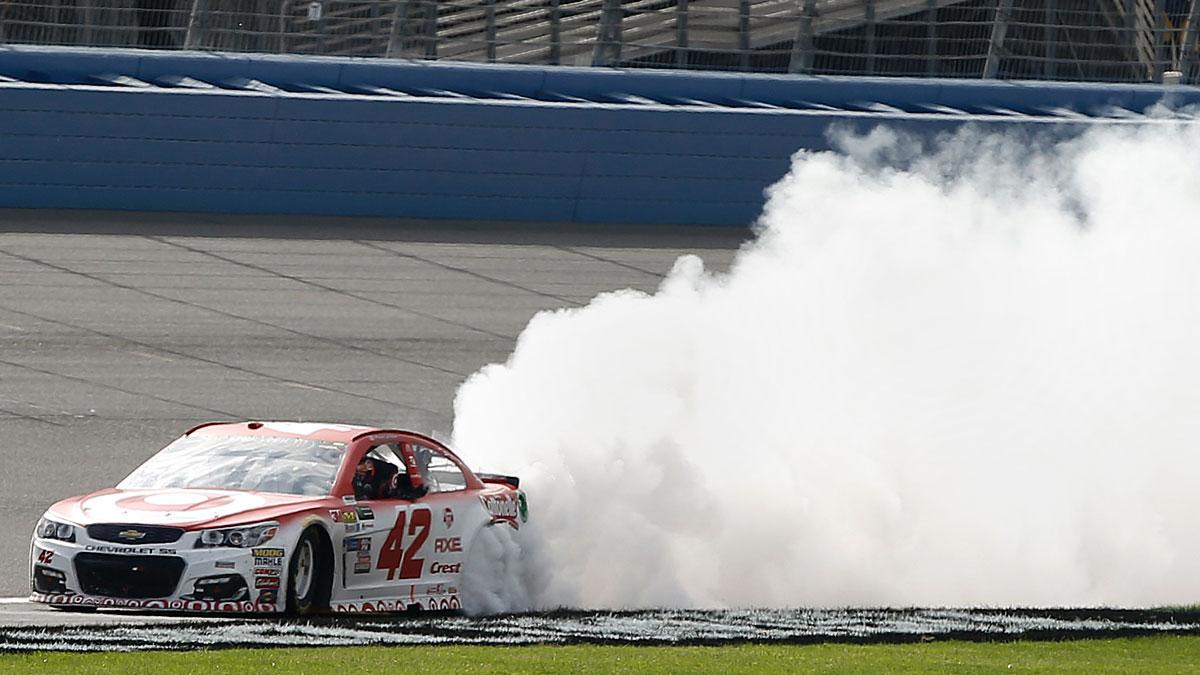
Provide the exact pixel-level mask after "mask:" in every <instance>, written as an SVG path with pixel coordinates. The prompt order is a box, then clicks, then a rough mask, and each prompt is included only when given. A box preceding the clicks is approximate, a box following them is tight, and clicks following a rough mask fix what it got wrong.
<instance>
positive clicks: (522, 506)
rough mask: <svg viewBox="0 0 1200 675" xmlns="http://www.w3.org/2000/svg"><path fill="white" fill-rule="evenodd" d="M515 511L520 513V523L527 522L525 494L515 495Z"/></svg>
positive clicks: (527, 506)
mask: <svg viewBox="0 0 1200 675" xmlns="http://www.w3.org/2000/svg"><path fill="white" fill-rule="evenodd" d="M517 511H519V512H520V513H521V522H522V523H524V522H526V521H527V520H529V504H528V503H526V501H525V493H524V492H518V493H517Z"/></svg>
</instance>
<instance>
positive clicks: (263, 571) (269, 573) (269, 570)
mask: <svg viewBox="0 0 1200 675" xmlns="http://www.w3.org/2000/svg"><path fill="white" fill-rule="evenodd" d="M254 573H255V574H256V575H258V576H260V577H277V576H279V569H278V568H274V567H255V568H254Z"/></svg>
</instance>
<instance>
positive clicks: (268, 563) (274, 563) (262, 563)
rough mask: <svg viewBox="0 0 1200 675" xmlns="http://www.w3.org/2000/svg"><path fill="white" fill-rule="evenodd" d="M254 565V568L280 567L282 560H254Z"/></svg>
mask: <svg viewBox="0 0 1200 675" xmlns="http://www.w3.org/2000/svg"><path fill="white" fill-rule="evenodd" d="M254 565H255V566H256V567H280V566H282V565H283V558H255V559H254Z"/></svg>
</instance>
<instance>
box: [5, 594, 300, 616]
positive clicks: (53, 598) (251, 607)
mask: <svg viewBox="0 0 1200 675" xmlns="http://www.w3.org/2000/svg"><path fill="white" fill-rule="evenodd" d="M29 599H30V600H32V601H34V602H44V603H47V604H51V605H87V606H99V607H129V608H135V609H174V610H186V611H193V612H238V613H243V614H244V613H250V612H275V611H278V608H277V607H276V606H275V605H273V604H264V603H257V604H256V603H253V602H250V601H248V600H243V601H241V602H228V601H213V600H186V601H185V600H171V601H170V602H167V601H165V600H135V599H129V598H101V597H96V596H90V595H87V596H83V595H68V594H55V595H49V594H46V593H31V594H30V596H29Z"/></svg>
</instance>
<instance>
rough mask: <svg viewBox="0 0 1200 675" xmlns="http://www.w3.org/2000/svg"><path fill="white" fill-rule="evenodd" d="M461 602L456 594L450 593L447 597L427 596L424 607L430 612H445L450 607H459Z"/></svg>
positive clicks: (450, 608)
mask: <svg viewBox="0 0 1200 675" xmlns="http://www.w3.org/2000/svg"><path fill="white" fill-rule="evenodd" d="M461 607H462V604H460V603H459V601H458V596H457V595H452V596H450V597H448V598H429V600H428V602H427V604H426V605H425V609H426V610H428V611H430V612H445V611H449V610H452V609H460V608H461Z"/></svg>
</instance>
